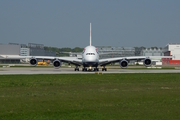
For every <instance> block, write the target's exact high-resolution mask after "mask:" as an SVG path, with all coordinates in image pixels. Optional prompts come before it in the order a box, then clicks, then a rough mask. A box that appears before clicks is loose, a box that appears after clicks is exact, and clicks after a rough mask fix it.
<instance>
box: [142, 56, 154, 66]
mask: <svg viewBox="0 0 180 120" xmlns="http://www.w3.org/2000/svg"><path fill="white" fill-rule="evenodd" d="M143 63H144V65H145V66H146V67H148V66H151V63H152V61H151V59H149V58H146V59H144V62H143Z"/></svg>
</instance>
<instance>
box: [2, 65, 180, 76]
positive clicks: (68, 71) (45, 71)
mask: <svg viewBox="0 0 180 120" xmlns="http://www.w3.org/2000/svg"><path fill="white" fill-rule="evenodd" d="M95 73H101V74H106V73H180V69H108V71H101V70H100V71H98V72H94V71H91V72H89V71H88V72H83V71H74V69H73V68H60V69H54V68H37V67H32V68H0V75H14V74H95Z"/></svg>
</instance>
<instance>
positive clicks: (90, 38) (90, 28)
mask: <svg viewBox="0 0 180 120" xmlns="http://www.w3.org/2000/svg"><path fill="white" fill-rule="evenodd" d="M90 46H91V23H90Z"/></svg>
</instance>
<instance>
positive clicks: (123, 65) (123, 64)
mask: <svg viewBox="0 0 180 120" xmlns="http://www.w3.org/2000/svg"><path fill="white" fill-rule="evenodd" d="M119 64H120V67H121V68H127V66H128V61H127V60H121V61H120V63H119Z"/></svg>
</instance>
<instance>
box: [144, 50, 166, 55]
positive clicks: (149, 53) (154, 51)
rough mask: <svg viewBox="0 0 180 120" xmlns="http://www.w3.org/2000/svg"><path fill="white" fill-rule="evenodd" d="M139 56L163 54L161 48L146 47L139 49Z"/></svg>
mask: <svg viewBox="0 0 180 120" xmlns="http://www.w3.org/2000/svg"><path fill="white" fill-rule="evenodd" d="M141 56H164V53H163V49H162V48H154V49H152V48H146V49H143V50H142V51H141Z"/></svg>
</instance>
